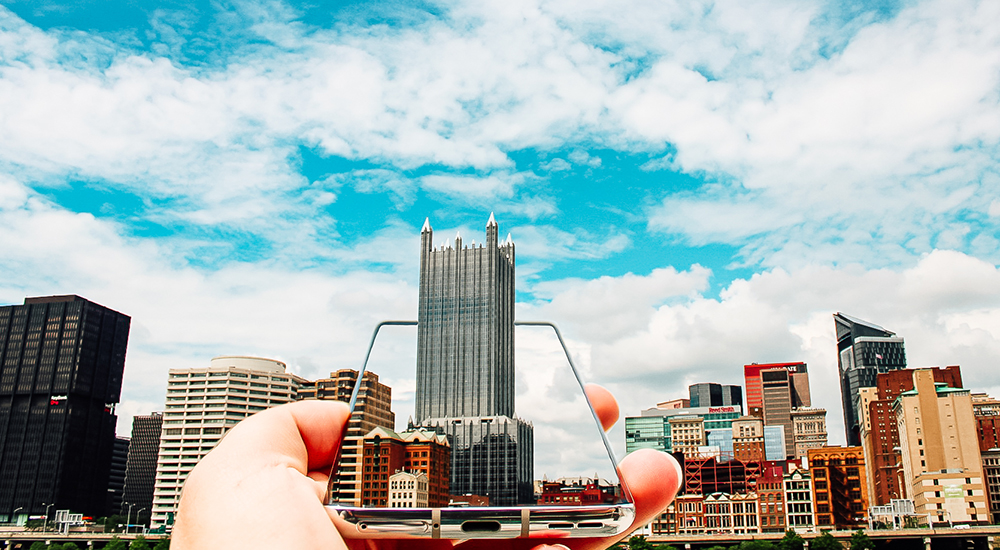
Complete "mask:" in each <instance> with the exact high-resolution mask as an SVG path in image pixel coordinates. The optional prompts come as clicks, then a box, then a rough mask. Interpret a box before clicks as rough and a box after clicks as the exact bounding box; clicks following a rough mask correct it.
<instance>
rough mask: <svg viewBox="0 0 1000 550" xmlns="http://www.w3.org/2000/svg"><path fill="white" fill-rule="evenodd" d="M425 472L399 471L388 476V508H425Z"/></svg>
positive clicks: (426, 489) (426, 494) (427, 496)
mask: <svg viewBox="0 0 1000 550" xmlns="http://www.w3.org/2000/svg"><path fill="white" fill-rule="evenodd" d="M428 500H429V492H428V486H427V474H425V473H422V472H407V471H400V472H396V473H394V474H392V475H391V476H389V508H426V507H427V503H428Z"/></svg>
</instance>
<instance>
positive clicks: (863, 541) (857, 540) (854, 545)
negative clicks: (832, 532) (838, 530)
mask: <svg viewBox="0 0 1000 550" xmlns="http://www.w3.org/2000/svg"><path fill="white" fill-rule="evenodd" d="M851 550H875V543H874V542H872V539H870V538H868V535H867V534H865V532H864V530H862V529H858V530H857V531H855V532H854V534H853V535H851Z"/></svg>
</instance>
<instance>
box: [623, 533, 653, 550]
mask: <svg viewBox="0 0 1000 550" xmlns="http://www.w3.org/2000/svg"><path fill="white" fill-rule="evenodd" d="M628 549H629V550H653V544H652V543H651V542H649V541H648V540H646V537H644V536H642V535H634V536H632V537H630V538H629V539H628Z"/></svg>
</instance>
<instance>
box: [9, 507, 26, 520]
mask: <svg viewBox="0 0 1000 550" xmlns="http://www.w3.org/2000/svg"><path fill="white" fill-rule="evenodd" d="M18 510H24V506H18V507H17V508H14V511H13V512H11V514H10V519H11V523H15V522H16V521H17V520H16V519H14V518H16V517H17V512H18Z"/></svg>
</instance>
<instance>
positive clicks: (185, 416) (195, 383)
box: [151, 356, 310, 527]
mask: <svg viewBox="0 0 1000 550" xmlns="http://www.w3.org/2000/svg"><path fill="white" fill-rule="evenodd" d="M309 384H310V382H309V381H308V380H305V379H304V378H301V377H299V376H296V375H294V374H292V373H289V372H285V364H284V363H282V362H281V361H275V360H273V359H263V358H260V357H242V356H222V357H216V358H214V359H212V362H211V364H210V365H209V366H208V367H207V368H190V369H170V373H169V375H168V378H167V403H166V410H165V411H164V413H163V429H162V431H161V432H160V449H159V453H158V456H157V463H156V483H155V486H154V489H153V514H152V518H151V521H152V526H153V527H157V526H160V525H165V524H171V523H172V521H173V520H172V517H173V514H174V513H175V512H176V510H177V502H178V500H179V499H180V495H181V487H182V486H183V485H184V480H185V479H187V476H188V474H189V473H190V472H191V470H192V469H193V468H194V467H195V465H196V464H198V461H199V460H201V459H202V458H203V457H204V456H205V455H207V454H208V452H209V451H211V450H212V449H214V448H215V446H216V445H217V444H218V443H219V441H220V440H222V438H223V436H225V434H226V433H227V432H229V430H230V429H232V428H233V426H235V425H236V424H237V423H239V421H240V420H243V419H244V418H246V417H247V416H250V415H252V414H255V413H257V412H259V411H262V410H264V409H267V408H270V407H274V406H276V405H281V404H282V403H289V402H291V401H295V400H297V399H298V392H299V388H300V387H302V386H308V385H309Z"/></svg>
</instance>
